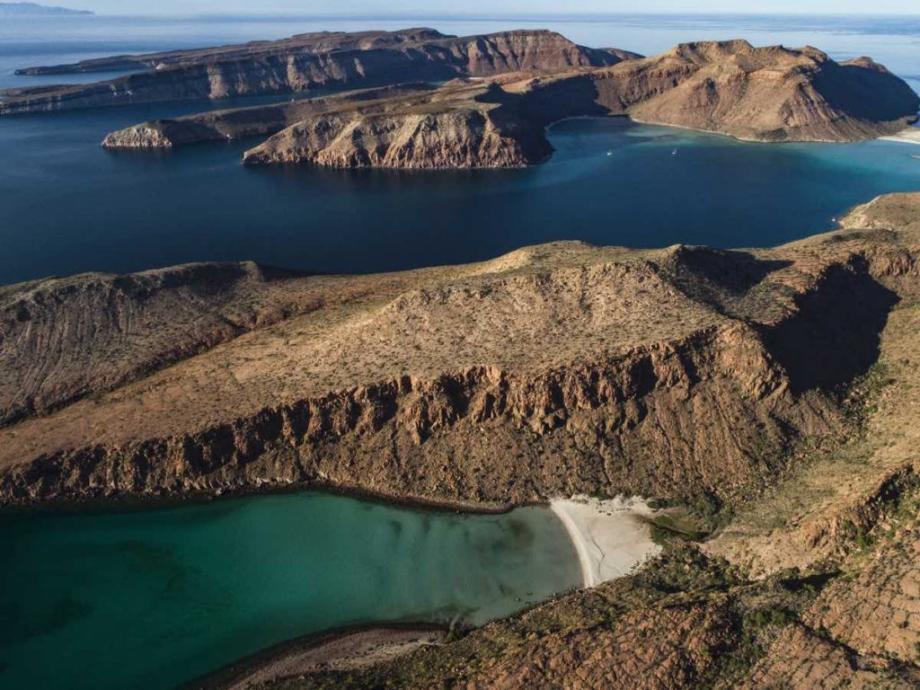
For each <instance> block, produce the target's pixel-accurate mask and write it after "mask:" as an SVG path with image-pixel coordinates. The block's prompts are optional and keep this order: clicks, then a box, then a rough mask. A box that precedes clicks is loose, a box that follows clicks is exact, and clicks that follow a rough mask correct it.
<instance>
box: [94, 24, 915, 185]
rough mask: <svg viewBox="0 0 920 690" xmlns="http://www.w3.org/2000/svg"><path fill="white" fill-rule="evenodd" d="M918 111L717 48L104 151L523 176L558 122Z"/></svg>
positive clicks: (743, 134) (369, 100) (730, 120)
mask: <svg viewBox="0 0 920 690" xmlns="http://www.w3.org/2000/svg"><path fill="white" fill-rule="evenodd" d="M560 40H561V37H560ZM918 107H920V99H918V97H917V95H916V94H914V93H913V91H912V90H911V89H910V87H908V86H907V84H906V83H904V82H903V81H902V80H900V79H899V78H897V77H896V76H894V75H892V74H891V73H889V72H888V71H887V70H886V69H885V68H884V67H881V66H880V65H877V64H876V63H874V62H873V61H872V60H870V59H868V58H860V59H858V60H852V61H849V62H845V63H837V62H835V61H833V60H831V59H830V58H829V57H828V56H827V55H825V54H824V53H822V52H820V51H818V50H815V49H813V48H804V49H801V50H791V49H786V48H781V47H768V48H755V47H753V46H751V45H750V44H749V43H747V42H746V41H725V42H711V43H693V44H682V45H679V46H677V47H675V48H674V49H672V50H670V51H668V52H666V53H664V54H662V55H659V56H655V57H652V58H645V59H640V58H632V59H628V60H622V61H620V62H618V63H617V64H615V65H612V66H604V67H584V66H579V67H576V68H568V69H565V70H562V71H549V70H546V69H544V70H542V71H540V72H539V73H535V72H534V71H532V70H531V71H527V72H521V71H512V72H507V73H504V74H498V75H494V76H491V77H489V78H488V79H475V80H471V79H468V78H463V79H454V80H451V81H449V82H447V83H446V84H442V85H439V86H435V85H431V84H425V83H415V84H402V85H399V86H391V87H387V88H376V89H365V90H359V91H352V92H347V93H343V94H338V95H334V96H327V97H321V98H313V99H305V100H297V101H293V102H291V103H283V104H276V105H269V106H261V107H254V108H245V109H236V110H222V111H216V112H208V113H203V114H200V115H191V116H187V117H183V118H179V119H175V120H157V121H153V122H147V123H143V124H140V125H136V126H133V127H129V128H127V129H124V130H121V131H118V132H113V133H112V134H110V135H108V136H107V137H106V138H105V141H104V142H103V146H105V147H107V148H120V149H125V148H127V149H156V148H173V147H177V146H182V145H187V144H191V143H197V142H202V141H221V140H229V139H241V138H246V137H253V136H265V135H272V136H271V137H270V138H269V139H267V140H266V141H265V142H264V143H263V144H261V145H259V146H256V147H255V148H253V149H251V150H249V151H247V152H246V154H245V156H244V162H245V163H246V164H248V165H265V164H272V163H311V164H313V165H321V166H326V167H339V168H354V167H382V168H496V167H522V166H526V165H531V164H533V163H537V162H539V161H541V160H543V159H545V158H546V157H547V156H548V155H549V154H550V153H551V151H552V147H551V146H550V144H549V142H548V140H547V138H546V135H545V129H546V127H547V126H549V125H550V124H552V123H553V122H556V121H558V120H561V119H565V118H570V117H583V116H629V117H631V118H633V119H634V120H637V121H641V122H648V123H657V124H664V125H671V126H677V127H685V128H691V129H697V130H703V131H709V132H716V133H721V134H727V135H730V136H733V137H735V138H738V139H744V140H750V141H763V142H782V141H855V140H859V139H868V138H874V137H880V136H892V135H896V134H898V133H899V132H901V131H902V130H904V129H905V128H906V127H907V126H908V125H909V124H911V123H912V122H913V121H915V120H916V118H917V109H918Z"/></svg>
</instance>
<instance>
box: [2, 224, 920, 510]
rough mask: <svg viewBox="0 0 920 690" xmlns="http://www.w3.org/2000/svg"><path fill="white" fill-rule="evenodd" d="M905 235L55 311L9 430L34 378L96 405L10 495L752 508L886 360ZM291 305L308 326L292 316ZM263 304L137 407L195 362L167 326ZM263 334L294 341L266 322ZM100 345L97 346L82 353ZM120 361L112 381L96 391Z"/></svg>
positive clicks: (27, 424)
mask: <svg viewBox="0 0 920 690" xmlns="http://www.w3.org/2000/svg"><path fill="white" fill-rule="evenodd" d="M900 238H901V236H900V235H898V234H890V233H888V234H885V233H882V234H881V235H879V236H878V237H875V236H873V237H872V238H867V237H865V236H864V235H861V234H855V235H854V236H853V237H852V238H850V239H846V238H838V239H837V240H835V241H833V242H825V243H811V244H809V243H805V244H797V245H792V246H790V247H787V248H780V249H777V250H772V251H762V252H756V253H753V254H751V253H744V252H717V251H712V250H705V249H695V248H685V247H677V248H672V249H669V250H661V251H654V252H630V251H628V250H618V249H594V248H589V247H585V246H583V245H578V244H560V245H549V246H545V247H538V248H534V249H530V250H521V251H519V252H516V253H514V254H512V255H509V256H507V257H503V258H501V259H497V260H495V261H493V262H487V263H485V264H474V265H471V266H465V267H458V268H444V269H428V270H423V271H414V272H407V273H402V274H395V275H392V276H382V277H374V276H368V277H360V278H348V277H341V278H325V277H323V278H319V277H317V278H286V279H285V280H284V281H283V282H279V283H277V288H275V289H269V288H265V287H262V286H261V283H260V282H259V281H256V282H257V287H252V288H247V289H246V290H243V291H242V292H240V293H238V294H236V293H234V290H235V289H236V288H234V289H231V290H229V291H226V292H221V291H220V290H218V291H217V292H218V293H219V294H218V295H217V296H216V297H213V298H208V296H207V295H202V294H200V293H196V292H195V291H194V290H191V291H188V290H186V291H183V290H177V291H175V292H168V293H166V294H168V297H167V296H162V295H160V293H157V294H156V295H154V297H153V298H145V299H146V300H147V301H146V302H144V304H143V306H139V305H136V304H135V303H134V302H133V301H132V299H133V298H132V297H130V296H127V297H125V296H119V297H117V299H115V303H114V305H112V304H110V300H111V299H112V298H111V297H108V296H107V295H108V294H109V288H105V289H104V290H102V291H101V293H100V294H101V295H102V296H103V298H100V299H95V298H93V299H83V298H81V299H79V300H76V302H75V303H72V304H71V305H69V306H70V307H73V306H74V305H76V312H77V315H75V316H72V317H71V316H69V313H70V312H69V308H68V307H62V308H61V309H60V310H59V311H54V310H50V311H48V312H47V314H49V317H48V318H47V323H46V324H44V325H43V326H42V328H41V329H39V330H35V331H34V332H35V333H39V334H41V339H42V342H53V343H57V344H58V345H56V347H55V348H52V349H50V350H49V349H47V348H44V349H42V348H31V349H30V351H33V355H34V351H36V350H37V351H38V352H39V353H41V354H39V356H38V359H37V361H36V362H35V363H34V364H32V365H31V366H30V367H29V368H28V369H27V370H26V371H27V374H26V376H25V379H23V378H22V376H21V375H19V374H16V373H14V372H18V371H19V369H20V368H22V366H23V364H22V362H21V361H20V359H17V357H16V356H15V353H16V352H20V351H21V350H20V349H18V348H12V349H10V350H8V351H7V354H6V355H5V360H4V363H3V369H4V371H6V372H7V374H6V378H7V379H8V380H9V381H10V382H11V383H10V386H9V387H8V388H7V391H8V392H7V399H8V400H9V401H10V402H8V403H6V404H7V405H8V406H9V408H10V409H13V408H14V407H17V409H20V410H24V411H26V412H27V411H28V410H29V404H25V403H23V401H22V399H21V398H22V396H17V390H18V388H17V387H19V386H23V385H24V384H23V383H21V382H20V379H22V380H24V381H25V380H27V381H28V387H27V388H26V390H28V391H35V392H36V393H30V394H29V396H27V397H32V398H37V397H41V395H44V396H45V397H46V398H47V402H46V403H45V405H46V406H50V405H51V404H52V403H53V402H54V401H55V400H59V401H66V400H68V399H70V398H72V397H74V396H75V395H79V394H80V393H81V392H95V393H96V395H94V396H93V398H92V399H86V400H83V401H80V402H76V403H73V404H71V405H68V406H65V407H63V409H60V410H58V411H56V412H53V413H52V414H50V415H48V416H45V417H40V418H38V417H37V418H34V419H26V420H24V421H21V422H19V423H17V424H14V425H12V426H9V427H7V429H5V430H0V440H2V443H0V495H2V499H3V501H4V502H7V503H21V502H33V501H41V500H46V499H53V498H78V497H91V496H123V495H161V494H184V493H189V492H198V491H203V492H221V491H225V490H228V489H247V488H256V487H259V486H265V485H274V486H281V485H289V484H304V485H311V484H312V485H332V486H339V487H352V488H358V489H362V490H365V491H370V492H374V493H378V494H382V495H387V496H395V497H402V498H418V499H423V500H436V501H473V502H484V503H507V502H526V501H530V500H535V499H539V498H542V497H546V496H549V495H555V494H566V493H573V492H589V493H598V492H608V493H615V492H619V491H624V492H631V493H642V494H647V495H649V494H650V495H663V496H681V495H690V494H694V495H695V494H699V493H711V494H714V495H718V496H721V497H722V498H723V499H724V500H728V501H730V500H735V499H736V498H738V497H740V496H743V495H746V494H747V493H749V492H750V491H753V490H754V489H756V487H757V486H758V485H759V484H760V483H761V482H763V481H765V479H766V477H768V476H772V474H773V473H775V472H776V471H777V469H779V467H780V466H781V464H782V462H783V461H782V457H783V456H784V454H785V453H786V451H787V450H788V449H789V448H790V447H791V446H792V445H794V444H795V443H797V441H798V440H799V439H800V438H802V437H804V436H807V437H809V438H810V439H813V440H814V439H820V438H822V437H828V438H830V437H834V436H835V434H836V433H837V430H838V429H839V427H840V424H841V420H842V418H841V416H840V412H839V408H838V406H837V397H836V395H837V394H836V391H837V389H838V388H839V387H840V386H844V385H846V384H847V382H848V381H850V380H852V379H853V377H855V376H858V375H859V374H860V372H864V371H866V370H867V369H868V367H870V366H871V364H872V363H873V362H874V361H875V358H876V357H877V356H878V333H879V332H880V331H881V329H882V328H883V327H884V323H885V319H886V317H887V314H888V311H889V310H890V309H891V307H892V305H893V304H894V303H895V301H896V300H897V291H898V290H900V289H901V288H900V287H899V283H897V282H896V281H895V282H888V283H886V284H885V285H883V284H882V283H881V282H879V281H887V280H888V278H887V277H886V276H887V274H888V272H889V271H890V269H891V267H892V266H895V265H899V262H903V257H904V256H905V255H906V256H909V257H913V256H914V252H915V249H914V247H913V245H911V244H909V243H905V242H903V241H902V239H900ZM883 267H884V268H883ZM883 274H884V275H883ZM92 280H96V279H92V278H87V279H77V280H76V283H77V284H80V283H81V282H85V281H92ZM114 280H118V281H124V282H127V283H134V282H136V281H138V280H139V279H138V278H131V277H129V278H120V279H114ZM141 282H143V281H141ZM41 289H45V290H48V289H52V291H53V286H50V287H49V286H45V287H44V288H42V286H36V285H29V286H14V287H13V288H8V289H7V290H6V295H5V299H6V301H7V303H8V304H11V305H15V304H19V303H28V300H29V299H30V297H29V295H31V294H33V293H35V292H36V291H37V290H41ZM75 289H76V290H77V291H78V292H79V291H80V290H86V289H87V288H85V287H79V288H75ZM94 290H97V291H98V288H94ZM89 292H93V290H89ZM235 294H236V296H235ZM282 299H284V300H286V302H283V303H284V304H285V305H286V306H285V307H284V309H285V310H286V311H287V312H288V314H289V315H287V316H286V317H284V318H281V317H278V318H276V316H277V314H278V311H277V305H278V303H279V301H280V300H282ZM158 300H162V302H158ZM240 300H242V301H243V302H244V303H245V304H246V310H249V313H251V314H253V315H254V316H252V317H251V318H250V319H249V320H248V321H246V327H245V328H238V327H236V326H235V324H234V325H233V327H231V328H228V331H227V332H228V333H230V331H236V333H235V334H236V337H235V338H233V339H232V340H229V341H228V342H224V344H223V345H221V346H219V347H214V348H213V349H210V350H207V351H206V352H201V354H198V355H196V356H192V357H188V358H187V359H184V360H182V361H180V362H178V363H174V364H173V365H172V366H171V367H169V368H167V369H162V370H160V371H157V372H155V373H152V374H150V375H147V376H144V377H143V378H140V379H139V380H137V381H136V382H134V383H130V384H127V385H117V381H118V380H119V375H123V376H124V377H127V378H131V377H135V378H136V377H137V376H138V372H141V371H143V368H144V366H145V362H146V363H147V365H148V366H149V368H150V369H155V368H157V367H159V366H162V364H163V363H164V362H166V361H167V360H169V361H172V360H174V359H175V358H176V357H175V356H174V355H171V354H170V355H168V356H164V354H163V352H164V350H163V348H162V347H160V346H159V345H157V343H158V342H159V341H158V338H162V336H160V335H158V333H159V331H160V328H159V324H156V323H154V320H153V318H152V316H144V315H145V314H149V315H154V314H159V313H162V312H161V311H159V310H160V309H161V308H168V309H169V310H171V311H176V312H177V313H180V314H181V313H182V310H183V309H184V310H185V311H186V312H187V313H188V314H189V321H191V320H192V319H193V318H197V317H196V316H195V315H196V314H200V313H204V309H205V308H207V306H208V305H210V306H212V307H213V308H214V314H215V315H223V314H227V313H233V310H234V309H235V308H239V309H240V310H243V309H242V307H241V306H240V305H239V302H240ZM120 301H123V302H124V305H123V306H118V305H119V304H120V303H121V302H120ZM183 301H191V302H193V304H192V305H190V306H182V303H183ZM201 303H203V304H201ZM158 304H162V305H163V307H158V306H157V305H158ZM11 309H12V310H13V312H15V309H14V308H13V307H11ZM95 310H98V311H99V313H98V314H94V312H95ZM146 310H149V311H146ZM243 311H245V310H243ZM11 313H12V312H11ZM263 313H269V314H273V316H272V317H271V320H274V321H275V322H274V323H272V324H269V325H259V323H258V321H259V319H260V318H262V319H263V320H268V319H267V317H264V316H260V315H261V314H263ZM122 314H125V315H126V316H121V315H122ZM134 314H139V315H140V316H139V317H138V319H137V321H136V322H134V323H133V324H132V326H133V328H131V329H127V331H126V329H125V328H124V326H123V324H122V321H124V320H127V316H128V315H134ZM212 318H213V317H212ZM279 318H280V320H279ZM843 319H848V320H847V321H845V323H846V327H842V326H841V324H842V323H844V321H842V320H843ZM84 322H88V323H92V324H97V325H96V326H94V327H93V328H91V329H89V328H88V329H87V330H86V336H85V337H79V338H75V337H74V336H73V333H74V329H73V327H72V324H79V323H84ZM253 322H256V323H255V328H254V329H249V325H251V324H253ZM17 328H18V330H17ZM243 330H248V332H246V333H243V334H241V335H240V334H239V333H240V332H242V331H243ZM123 331H126V332H130V336H131V337H130V338H127V337H123V336H122V333H123ZM10 332H11V334H12V337H15V338H22V337H26V335H27V334H29V329H24V328H22V327H21V326H20V327H14V328H13V329H12V330H11V331H10ZM215 332H218V333H219V335H216V336H215V335H213V333H215ZM16 333H21V334H26V335H19V336H17V335H16ZM230 335H234V333H230ZM29 337H33V336H31V335H29ZM208 339H211V340H212V341H215V342H216V341H217V340H225V339H226V338H225V335H224V334H223V331H219V329H216V328H212V327H211V326H209V325H208V323H207V321H203V322H202V325H201V327H200V328H198V329H197V330H193V331H192V332H191V333H189V334H188V335H187V336H186V338H185V340H180V341H179V342H178V344H179V345H180V346H181V347H177V348H176V349H177V350H181V348H182V347H185V348H187V350H188V352H186V354H190V353H191V351H193V350H196V349H198V350H200V349H202V348H203V347H205V345H202V344H201V343H202V342H205V341H207V340H208ZM29 342H31V341H29ZM109 342H114V343H117V346H118V348H117V350H118V352H119V356H118V357H116V358H115V359H114V362H115V363H116V366H115V367H113V369H114V371H115V372H116V374H117V373H118V372H121V373H120V374H119V375H113V376H114V377H113V378H106V377H104V376H101V375H99V374H97V373H94V371H98V368H95V367H97V365H96V364H94V363H95V362H97V361H98V362H101V361H103V360H104V359H106V358H109V357H110V355H107V354H106V353H107V352H110V351H111V350H112V349H113V347H110V346H109V345H107V343H109ZM182 343H185V345H183V344H182ZM814 348H819V349H821V350H822V351H823V352H824V353H823V354H822V356H821V357H820V359H819V360H817V361H816V360H815V359H814V358H813V357H810V356H809V354H808V353H809V352H813V350H814ZM61 351H62V352H61ZM59 361H60V362H62V363H66V364H67V365H69V366H72V367H74V368H76V367H77V366H78V365H79V366H81V367H82V368H83V369H85V370H86V372H87V373H86V374H85V375H84V374H80V375H77V374H75V373H74V372H73V371H70V370H68V368H67V366H58V367H57V368H56V367H55V364H57V363H58V362H59ZM80 363H83V364H80ZM113 385H116V386H117V387H116V388H115V389H114V390H112V391H111V392H109V393H105V392H104V391H105V390H106V389H108V388H111V387H112V386H113ZM67 391H70V393H66V392H67ZM36 407H37V406H36ZM6 418H10V415H9V414H8V415H6ZM778 463H779V464H778Z"/></svg>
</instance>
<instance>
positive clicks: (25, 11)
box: [0, 2, 95, 17]
mask: <svg viewBox="0 0 920 690" xmlns="http://www.w3.org/2000/svg"><path fill="white" fill-rule="evenodd" d="M93 15H95V12H92V11H90V10H72V9H69V8H67V7H48V6H46V5H39V4H37V3H34V2H0V17H69V16H80V17H89V16H93Z"/></svg>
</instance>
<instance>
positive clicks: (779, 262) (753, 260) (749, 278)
mask: <svg viewBox="0 0 920 690" xmlns="http://www.w3.org/2000/svg"><path fill="white" fill-rule="evenodd" d="M791 265H792V262H791V261H789V260H786V259H758V258H757V257H756V256H754V255H753V254H749V253H748V252H741V251H729V250H722V249H712V248H710V247H679V248H678V249H677V250H676V251H675V252H674V258H673V260H672V262H671V266H670V267H669V268H670V269H671V270H672V271H673V272H674V273H675V275H677V276H687V274H688V273H689V274H690V275H691V276H693V277H694V278H703V279H704V280H705V281H706V283H708V284H710V285H711V286H713V287H716V288H718V289H720V290H725V291H727V292H730V293H733V294H741V293H744V292H747V291H748V290H750V289H751V288H752V287H754V286H755V285H758V284H759V283H761V282H762V281H763V280H764V278H766V277H767V276H768V275H770V274H771V273H773V272H774V271H778V270H780V269H782V268H786V267H788V266H791ZM696 282H698V281H696Z"/></svg>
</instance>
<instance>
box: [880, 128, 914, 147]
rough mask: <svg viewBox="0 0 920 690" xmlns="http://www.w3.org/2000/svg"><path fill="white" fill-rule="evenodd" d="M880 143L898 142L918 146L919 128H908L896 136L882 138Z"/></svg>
mask: <svg viewBox="0 0 920 690" xmlns="http://www.w3.org/2000/svg"><path fill="white" fill-rule="evenodd" d="M882 141H898V142H901V143H902V144H920V127H908V128H907V129H905V130H903V131H901V132H898V133H897V134H892V135H891V136H890V137H882Z"/></svg>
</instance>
